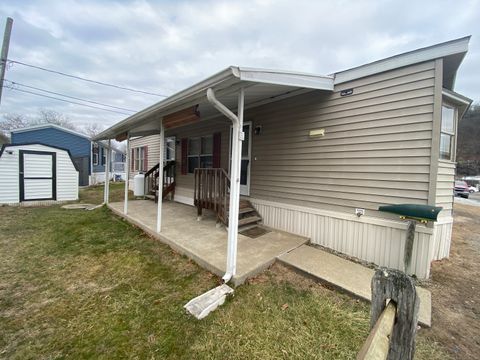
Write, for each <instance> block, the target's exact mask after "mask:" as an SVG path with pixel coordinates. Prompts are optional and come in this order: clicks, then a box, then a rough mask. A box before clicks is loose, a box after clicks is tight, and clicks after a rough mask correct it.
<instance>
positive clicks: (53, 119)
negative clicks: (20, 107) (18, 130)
mask: <svg viewBox="0 0 480 360" xmlns="http://www.w3.org/2000/svg"><path fill="white" fill-rule="evenodd" d="M39 124H55V125H58V126H61V127H64V128H66V129H70V130H77V127H76V126H75V125H74V124H73V123H72V121H71V120H70V119H69V118H68V116H66V115H64V114H61V113H59V112H57V111H55V110H48V109H41V110H40V111H39V112H38V116H37V117H36V118H35V119H34V120H32V121H31V123H30V125H39Z"/></svg>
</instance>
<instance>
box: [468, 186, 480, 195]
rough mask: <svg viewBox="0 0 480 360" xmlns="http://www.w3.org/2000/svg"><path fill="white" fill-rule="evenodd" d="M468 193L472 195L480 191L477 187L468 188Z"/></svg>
mask: <svg viewBox="0 0 480 360" xmlns="http://www.w3.org/2000/svg"><path fill="white" fill-rule="evenodd" d="M468 191H469V192H470V194H471V193H474V192H477V191H478V189H477V188H476V187H475V186H469V187H468Z"/></svg>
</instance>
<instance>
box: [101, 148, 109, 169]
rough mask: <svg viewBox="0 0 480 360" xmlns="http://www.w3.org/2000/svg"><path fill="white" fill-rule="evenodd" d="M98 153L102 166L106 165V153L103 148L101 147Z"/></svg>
mask: <svg viewBox="0 0 480 360" xmlns="http://www.w3.org/2000/svg"><path fill="white" fill-rule="evenodd" d="M100 151H101V154H102V165H105V164H106V163H107V152H106V151H105V148H104V147H101V148H100Z"/></svg>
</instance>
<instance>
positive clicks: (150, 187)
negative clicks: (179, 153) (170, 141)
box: [144, 161, 176, 202]
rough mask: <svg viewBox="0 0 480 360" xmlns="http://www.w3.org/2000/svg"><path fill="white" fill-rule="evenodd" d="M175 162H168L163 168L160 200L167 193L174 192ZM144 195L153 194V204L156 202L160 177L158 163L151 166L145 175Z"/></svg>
mask: <svg viewBox="0 0 480 360" xmlns="http://www.w3.org/2000/svg"><path fill="white" fill-rule="evenodd" d="M175 165H176V164H175V161H168V162H167V163H166V164H165V166H164V167H163V171H162V179H163V188H162V195H161V196H162V199H163V198H165V196H166V195H168V194H169V193H174V192H175V168H176V166H175ZM144 176H145V179H144V181H145V194H148V193H150V192H153V191H154V192H155V202H157V201H158V196H159V192H158V190H159V189H158V185H159V181H158V180H159V177H160V163H158V164H156V165H155V166H153V167H152V168H151V169H150V170H148V171H147V172H146V173H145V174H144Z"/></svg>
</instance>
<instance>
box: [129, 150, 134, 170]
mask: <svg viewBox="0 0 480 360" xmlns="http://www.w3.org/2000/svg"><path fill="white" fill-rule="evenodd" d="M130 170H131V171H135V148H133V149H132V155H131V156H130Z"/></svg>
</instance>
